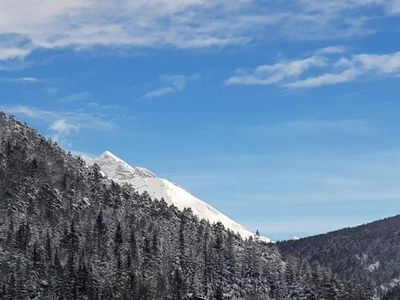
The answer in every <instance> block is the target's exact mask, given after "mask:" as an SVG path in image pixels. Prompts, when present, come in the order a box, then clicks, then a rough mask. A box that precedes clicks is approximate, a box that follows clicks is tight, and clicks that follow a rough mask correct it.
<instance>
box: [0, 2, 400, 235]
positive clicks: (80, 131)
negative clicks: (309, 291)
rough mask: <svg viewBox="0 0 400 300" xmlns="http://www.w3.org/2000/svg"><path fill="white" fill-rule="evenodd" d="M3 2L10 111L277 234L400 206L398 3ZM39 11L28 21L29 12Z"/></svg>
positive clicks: (0, 44)
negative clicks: (151, 173) (110, 154)
mask: <svg viewBox="0 0 400 300" xmlns="http://www.w3.org/2000/svg"><path fill="white" fill-rule="evenodd" d="M24 2H26V3H25V4H24V5H21V3H20V1H19V2H18V3H16V2H15V1H9V0H6V1H2V3H1V4H0V6H1V7H0V8H1V9H0V94H1V98H0V99H1V100H0V108H1V109H2V110H5V111H6V112H7V113H9V114H15V115H17V117H19V118H20V119H22V120H25V121H26V122H27V123H28V124H30V125H31V126H34V127H36V128H38V129H39V130H40V131H41V132H42V133H44V134H45V135H46V136H48V137H51V138H53V139H55V140H57V141H58V142H59V143H60V144H61V145H62V146H63V147H64V148H65V149H67V150H71V151H74V152H76V153H89V154H92V155H98V154H100V153H101V152H103V151H104V150H110V151H112V152H114V153H115V154H116V155H118V156H120V157H121V158H123V159H125V160H126V161H128V162H129V163H131V164H132V165H139V166H145V167H147V168H149V169H151V170H153V171H154V172H155V173H157V174H158V175H159V176H161V177H165V178H168V179H170V180H172V181H175V182H178V183H179V184H180V185H182V186H184V187H186V188H187V189H188V190H189V191H191V192H192V193H193V194H195V195H196V196H198V197H200V198H202V199H204V200H205V201H207V202H209V203H211V204H212V205H213V206H215V207H216V208H218V209H219V210H221V211H223V212H225V213H226V214H228V215H229V216H231V217H232V218H234V219H235V220H237V221H238V222H240V223H242V224H244V225H246V226H248V227H249V228H250V229H253V230H255V229H259V230H260V232H261V233H263V234H264V235H267V236H269V237H271V238H273V239H275V240H276V239H284V238H290V237H291V236H292V235H297V236H306V235H311V234H316V233H321V232H327V231H330V230H334V229H338V228H342V227H346V226H351V225H356V224H361V223H364V222H367V221H372V220H374V219H377V218H382V217H386V216H391V215H395V214H397V213H398V212H399V209H400V201H399V200H400V186H399V170H400V140H399V130H400V121H399V117H400V99H399V96H400V38H399V37H400V35H399V30H400V1H398V0H386V1H383V0H350V1H349V0H348V1H341V0H338V1H330V2H325V1H313V0H291V1H289V0H286V1H285V0H278V1H252V0H239V1H234V2H232V1H227V0H214V1H207V0H179V1H178V0H170V1H165V0H153V1H142V0H136V1H128V0H120V1H117V2H112V3H111V2H108V1H93V0H72V1H64V0H61V1H57V3H55V2H54V1H50V0H44V1H43V0H40V1H39V0H38V1H36V0H35V1H32V0H31V1H24ZM27 16H29V17H27Z"/></svg>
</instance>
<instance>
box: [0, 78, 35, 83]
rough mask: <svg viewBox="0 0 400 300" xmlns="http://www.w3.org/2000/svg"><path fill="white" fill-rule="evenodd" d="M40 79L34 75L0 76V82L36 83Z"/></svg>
mask: <svg viewBox="0 0 400 300" xmlns="http://www.w3.org/2000/svg"><path fill="white" fill-rule="evenodd" d="M39 81H40V80H39V79H38V78H35V77H18V78H4V77H2V78H0V82H11V83H38V82H39Z"/></svg>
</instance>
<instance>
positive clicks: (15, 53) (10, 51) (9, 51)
mask: <svg viewBox="0 0 400 300" xmlns="http://www.w3.org/2000/svg"><path fill="white" fill-rule="evenodd" d="M30 53H31V50H30V49H23V48H17V47H10V48H8V47H5V48H1V47H0V60H8V59H21V58H24V57H25V56H27V55H28V54H30Z"/></svg>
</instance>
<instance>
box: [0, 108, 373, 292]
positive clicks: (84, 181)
mask: <svg viewBox="0 0 400 300" xmlns="http://www.w3.org/2000/svg"><path fill="white" fill-rule="evenodd" d="M0 269H1V272H0V299H6V300H14V299H22V300H25V299H43V300H52V299H64V300H65V299H73V300H78V299H87V300H99V299H107V300H108V299H110V300H112V299H119V300H125V299H134V300H158V299H166V300H167V299H169V300H183V299H185V300H189V299H208V300H212V299H217V300H221V299H232V300H235V299H237V300H239V299H242V300H243V299H254V300H267V299H327V300H330V299H343V300H354V299H357V300H364V299H369V298H368V290H365V289H363V288H362V286H360V285H356V284H354V283H352V282H348V281H342V280H340V279H338V278H337V277H335V276H333V275H332V274H331V273H330V272H327V271H324V270H322V269H321V268H318V267H315V268H314V267H312V266H310V265H309V264H307V263H306V262H300V261H298V260H292V259H291V260H284V259H283V258H282V256H281V255H280V253H279V251H278V249H277V247H276V246H275V245H273V244H267V243H263V242H256V241H254V240H246V241H245V240H243V239H241V238H239V237H238V236H237V235H235V234H233V233H232V232H231V231H227V230H225V228H224V227H223V225H222V224H221V223H217V224H214V225H211V224H210V223H209V222H207V221H205V220H201V221H200V220H199V219H198V218H196V217H194V216H193V215H192V214H191V213H190V211H187V210H185V211H179V210H178V209H177V208H175V207H173V206H168V205H167V203H166V202H165V201H158V200H152V199H150V198H149V197H148V195H146V193H144V194H142V195H140V194H138V193H137V192H136V191H135V190H134V189H132V188H131V187H130V186H128V185H123V186H121V185H119V184H116V183H115V182H113V181H111V180H109V179H108V178H105V177H104V176H102V174H101V172H100V169H99V167H98V166H97V165H94V166H93V167H88V166H87V165H86V164H85V163H84V162H83V161H82V160H81V159H79V158H78V157H74V156H72V155H71V154H69V153H65V152H64V151H63V150H62V149H60V148H59V147H58V146H57V145H56V144H55V143H54V142H51V141H48V140H46V139H45V138H44V137H43V136H41V135H39V134H38V133H37V132H36V131H35V130H33V129H31V128H29V127H27V126H26V125H24V124H23V123H21V122H19V121H17V120H14V119H11V120H9V119H7V118H6V117H5V115H4V114H1V113H0Z"/></svg>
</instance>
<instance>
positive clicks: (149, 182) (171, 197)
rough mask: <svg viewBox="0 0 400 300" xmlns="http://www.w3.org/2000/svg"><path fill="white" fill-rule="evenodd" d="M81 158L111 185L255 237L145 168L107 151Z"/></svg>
mask: <svg viewBox="0 0 400 300" xmlns="http://www.w3.org/2000/svg"><path fill="white" fill-rule="evenodd" d="M82 158H83V159H84V160H85V161H86V162H87V163H88V164H89V165H93V164H94V163H96V164H97V165H98V166H99V167H100V169H101V170H102V172H104V173H105V174H106V175H107V176H108V177H109V178H111V179H113V180H114V181H116V182H118V183H121V184H124V183H128V184H131V185H132V186H133V187H134V188H135V189H136V190H137V191H138V192H139V193H143V192H145V191H146V192H147V193H148V194H149V195H150V197H152V198H153V199H161V198H163V199H164V200H165V201H166V202H167V203H168V204H169V205H174V206H176V207H177V208H178V209H180V210H183V209H185V208H190V209H191V210H192V212H193V214H195V215H196V216H198V217H199V218H201V219H205V220H207V221H209V222H210V223H218V222H221V223H222V224H223V225H224V226H225V227H226V228H229V229H230V230H232V231H233V232H235V233H239V234H240V235H241V236H242V237H243V238H249V237H255V235H254V233H252V232H250V231H249V230H247V229H246V228H244V227H243V226H242V225H240V224H238V223H236V222H235V221H233V220H232V219H230V218H229V217H227V216H226V215H224V214H222V213H221V212H219V211H217V210H216V209H215V208H213V207H212V206H210V205H208V204H207V203H205V202H204V201H202V200H200V199H199V198H197V197H195V196H193V195H192V194H190V193H189V192H187V191H186V190H184V189H183V188H181V187H180V186H178V185H176V184H174V183H172V182H170V181H168V180H166V179H163V178H158V177H157V176H156V175H155V174H154V173H152V172H151V171H149V170H147V169H145V168H140V167H132V166H130V165H128V164H127V163H126V162H125V161H123V160H122V159H120V158H118V157H116V156H115V155H114V154H112V153H111V152H109V151H106V152H104V153H103V154H102V155H101V156H100V157H99V158H96V159H91V158H89V157H85V156H82ZM262 240H263V241H265V242H271V240H270V239H268V238H266V237H262Z"/></svg>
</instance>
